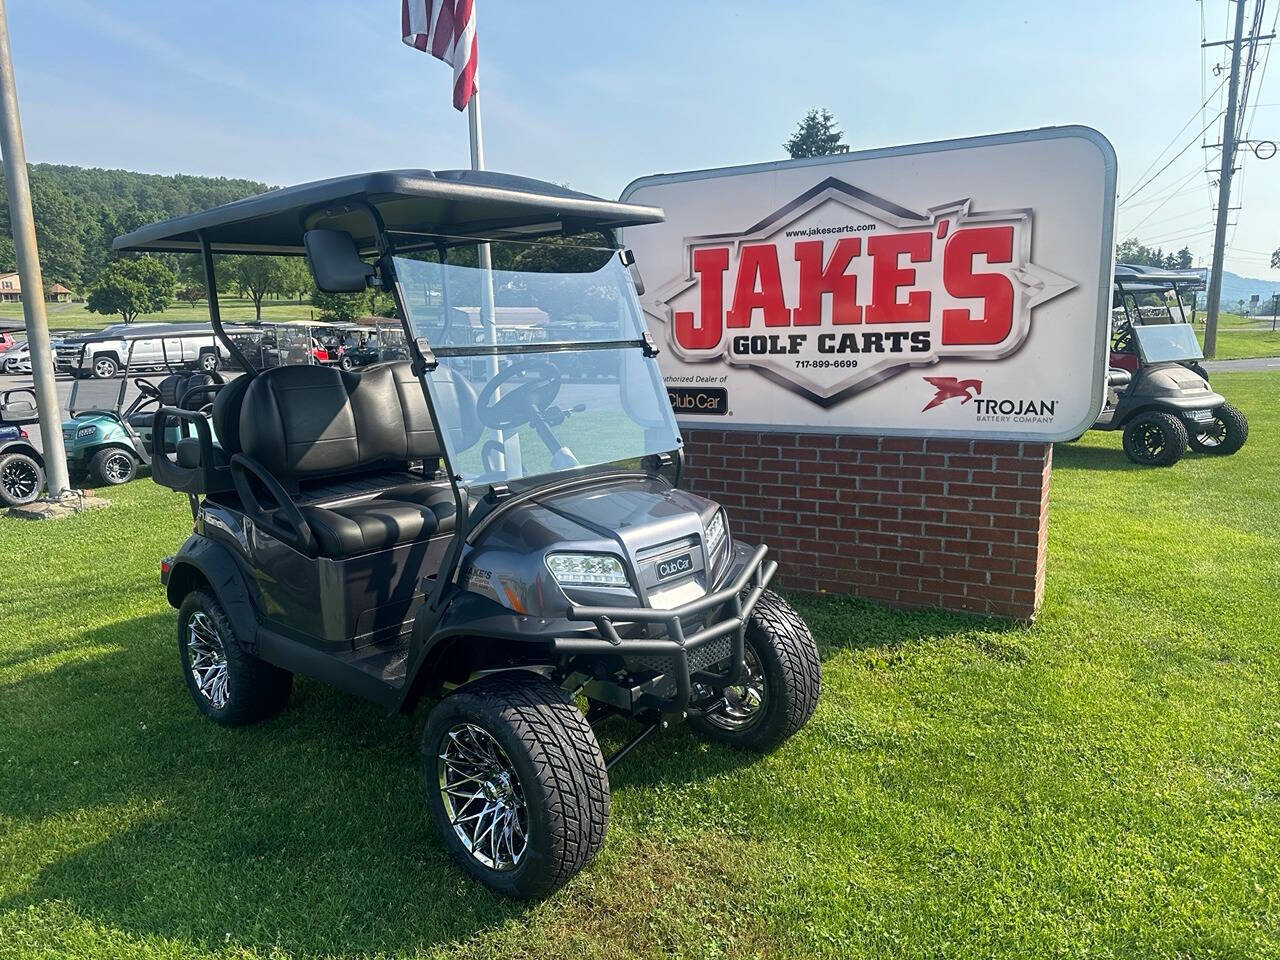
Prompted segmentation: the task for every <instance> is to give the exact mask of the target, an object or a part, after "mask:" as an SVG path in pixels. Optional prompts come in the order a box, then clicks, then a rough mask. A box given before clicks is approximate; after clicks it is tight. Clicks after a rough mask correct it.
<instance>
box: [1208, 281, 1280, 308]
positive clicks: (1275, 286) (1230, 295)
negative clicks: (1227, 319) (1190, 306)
mask: <svg viewBox="0 0 1280 960" xmlns="http://www.w3.org/2000/svg"><path fill="white" fill-rule="evenodd" d="M1255 293H1256V294H1257V295H1258V300H1259V303H1258V310H1257V311H1254V312H1262V311H1264V310H1265V312H1266V314H1267V315H1268V316H1270V315H1271V295H1272V294H1273V293H1280V280H1258V279H1256V278H1254V277H1242V276H1240V274H1238V273H1232V272H1231V271H1230V270H1223V271H1222V299H1221V300H1219V302H1218V309H1220V310H1228V311H1230V312H1232V313H1235V312H1236V311H1237V310H1238V309H1239V308H1240V301H1241V300H1243V301H1244V303H1245V308H1246V309H1248V307H1249V298H1250V297H1251V296H1253V295H1254V294H1255ZM1202 299H1203V297H1202Z"/></svg>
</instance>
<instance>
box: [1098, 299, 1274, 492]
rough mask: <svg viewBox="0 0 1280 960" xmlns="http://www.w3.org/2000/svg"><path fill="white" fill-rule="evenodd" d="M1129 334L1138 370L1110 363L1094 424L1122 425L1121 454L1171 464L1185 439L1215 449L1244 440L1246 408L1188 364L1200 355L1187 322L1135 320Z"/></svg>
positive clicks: (1222, 451) (1226, 450)
mask: <svg viewBox="0 0 1280 960" xmlns="http://www.w3.org/2000/svg"><path fill="white" fill-rule="evenodd" d="M1131 334H1132V337H1133V343H1134V347H1135V350H1136V355H1137V357H1138V364H1137V368H1136V372H1135V373H1130V372H1129V371H1128V370H1124V369H1119V368H1116V367H1112V368H1111V370H1110V371H1109V374H1108V378H1107V402H1106V404H1105V405H1104V406H1103V410H1102V414H1101V415H1100V416H1099V417H1098V421H1097V423H1095V424H1094V425H1093V429H1095V430H1123V431H1124V435H1123V445H1124V452H1125V455H1126V456H1127V457H1128V458H1129V459H1130V460H1132V461H1133V462H1134V463H1136V464H1140V465H1142V466H1157V467H1168V466H1172V465H1173V464H1175V463H1177V462H1178V461H1179V460H1180V459H1182V455H1183V454H1184V453H1185V452H1186V449H1187V445H1188V444H1190V445H1191V447H1192V448H1193V449H1195V450H1197V451H1199V452H1202V453H1213V454H1219V455H1227V454H1232V453H1235V452H1236V451H1237V450H1239V449H1240V448H1241V447H1242V446H1244V442H1245V440H1246V438H1247V437H1248V436H1249V423H1248V421H1247V420H1246V419H1245V416H1244V414H1243V413H1241V412H1240V411H1239V410H1238V409H1236V408H1235V407H1233V406H1232V405H1231V404H1230V403H1228V402H1227V400H1226V398H1225V397H1223V396H1221V395H1220V394H1217V393H1214V392H1213V391H1212V390H1211V389H1210V388H1209V384H1208V382H1207V381H1206V380H1205V379H1204V378H1203V377H1201V376H1200V375H1199V374H1198V373H1196V372H1194V371H1193V370H1191V369H1190V368H1189V367H1188V364H1189V363H1193V362H1196V361H1198V360H1200V359H1203V357H1204V354H1203V353H1201V351H1200V344H1199V342H1198V341H1197V340H1196V335H1195V331H1194V330H1192V329H1191V325H1190V324H1187V323H1171V324H1163V325H1154V326H1134V327H1132V328H1131Z"/></svg>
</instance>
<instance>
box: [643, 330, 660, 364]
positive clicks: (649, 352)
mask: <svg viewBox="0 0 1280 960" xmlns="http://www.w3.org/2000/svg"><path fill="white" fill-rule="evenodd" d="M643 349H644V355H645V356H646V357H648V358H649V359H650V360H652V359H653V358H654V357H656V356H657V355H658V354H659V353H661V352H662V351H661V350H659V349H658V344H657V341H655V340H654V339H653V334H652V333H650V332H649V331H648V330H646V331H645V332H644V348H643Z"/></svg>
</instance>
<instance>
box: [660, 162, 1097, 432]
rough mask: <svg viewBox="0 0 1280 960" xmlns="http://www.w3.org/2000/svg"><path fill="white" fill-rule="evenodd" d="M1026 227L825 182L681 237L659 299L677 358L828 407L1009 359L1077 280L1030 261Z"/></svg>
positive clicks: (958, 205) (1020, 213)
mask: <svg viewBox="0 0 1280 960" xmlns="http://www.w3.org/2000/svg"><path fill="white" fill-rule="evenodd" d="M1032 220H1033V211H1031V210H1001V211H976V210H972V209H970V201H969V200H967V199H966V200H959V201H955V202H952V203H944V204H941V205H939V206H935V207H930V208H929V209H928V210H926V211H925V212H924V213H917V212H915V211H912V210H909V209H907V208H906V207H903V206H899V205H898V204H897V203H894V202H893V201H891V200H885V199H882V198H880V197H876V196H873V195H872V194H870V193H868V192H866V191H864V190H860V189H858V188H857V187H854V186H851V185H850V184H847V183H844V182H843V181H841V180H837V179H835V178H828V179H826V180H824V181H823V182H821V183H819V184H817V185H816V186H815V187H813V188H812V189H810V190H808V191H806V192H805V193H803V194H801V195H800V196H799V197H797V198H796V199H795V200H793V201H791V202H790V203H788V204H786V205H785V206H783V207H782V208H781V209H779V210H777V211H775V212H774V213H772V214H770V215H769V216H768V217H766V218H765V219H764V220H762V221H760V222H759V223H757V224H755V225H754V226H750V227H748V228H747V229H745V230H743V231H742V232H740V233H727V234H718V235H711V236H699V237H688V238H686V239H685V250H684V257H685V259H684V262H685V264H686V267H687V272H686V273H685V274H683V275H682V276H679V277H676V278H675V279H673V280H672V281H671V282H669V283H668V284H667V285H666V286H664V287H663V288H662V289H661V290H660V291H658V292H657V300H658V302H659V304H661V305H662V306H663V307H664V308H665V310H666V312H667V316H666V318H665V319H666V320H667V322H668V338H669V340H670V343H671V347H672V351H673V352H674V353H675V354H676V355H677V356H679V357H680V358H681V359H683V360H686V361H692V362H697V361H714V360H719V359H721V358H723V359H725V360H727V361H728V362H729V363H730V364H733V365H735V366H747V367H753V368H755V369H757V370H758V371H759V372H760V373H762V374H763V375H765V376H767V377H769V378H770V379H772V380H775V381H777V382H779V383H781V384H782V385H784V386H786V387H787V388H788V389H790V390H794V391H796V392H797V393H800V394H802V395H803V396H806V397H808V398H809V399H810V400H812V401H813V402H814V403H817V404H819V405H821V406H824V407H826V406H832V405H834V404H836V403H838V402H839V401H841V400H843V399H844V398H846V397H848V396H851V395H852V394H854V393H856V392H858V391H860V390H864V389H866V388H867V387H870V386H872V385H873V384H876V383H879V382H880V381H882V380H885V379H886V378H888V377H891V376H893V375H894V374H896V373H900V372H902V371H903V370H905V369H907V368H909V367H913V366H923V365H926V364H932V363H936V362H938V361H939V360H943V359H973V360H993V359H998V358H1000V357H1005V356H1008V355H1009V354H1012V353H1014V352H1015V351H1017V350H1018V349H1019V347H1021V346H1022V344H1023V342H1024V341H1025V340H1026V338H1027V335H1028V333H1029V332H1030V329H1031V312H1032V310H1034V309H1035V308H1036V307H1037V306H1039V305H1040V304H1042V303H1045V302H1046V301H1048V300H1051V299H1053V298H1054V297H1056V296H1059V295H1060V294H1063V293H1065V292H1066V291H1068V290H1070V289H1071V288H1072V287H1074V286H1075V285H1076V284H1075V282H1074V281H1072V280H1069V279H1067V278H1066V277H1063V276H1060V275H1058V274H1056V273H1054V272H1052V271H1051V270H1047V269H1045V268H1044V267H1041V266H1039V265H1037V264H1034V263H1032V262H1031V235H1032ZM939 379H950V378H939ZM959 383H960V384H966V383H967V384H973V383H979V384H980V382H979V381H963V380H962V381H959ZM938 389H939V393H940V394H941V391H942V388H941V386H938ZM974 392H975V393H976V392H978V391H977V390H975V391H974ZM963 393H964V396H966V397H967V398H971V395H970V393H969V391H968V390H967V389H966V390H964V391H963ZM956 395H959V394H956ZM945 399H946V397H945V396H944V397H942V398H941V399H939V400H938V401H937V403H935V404H931V406H936V405H937V404H940V403H941V402H942V401H943V400H945ZM926 409H928V407H926Z"/></svg>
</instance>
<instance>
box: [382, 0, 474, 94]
mask: <svg viewBox="0 0 1280 960" xmlns="http://www.w3.org/2000/svg"><path fill="white" fill-rule="evenodd" d="M400 35H401V36H402V37H403V38H404V42H405V43H407V44H408V45H409V46H411V47H414V48H415V49H418V50H421V51H422V52H423V53H429V54H431V55H432V56H433V57H435V58H436V59H437V60H443V61H444V62H445V63H447V64H449V65H450V66H452V67H453V105H454V106H455V107H456V108H457V109H459V110H465V109H466V108H467V103H468V102H469V101H470V100H471V96H472V94H474V93H475V92H476V90H477V89H478V88H477V87H476V13H475V2H474V0H401V2H400Z"/></svg>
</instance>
